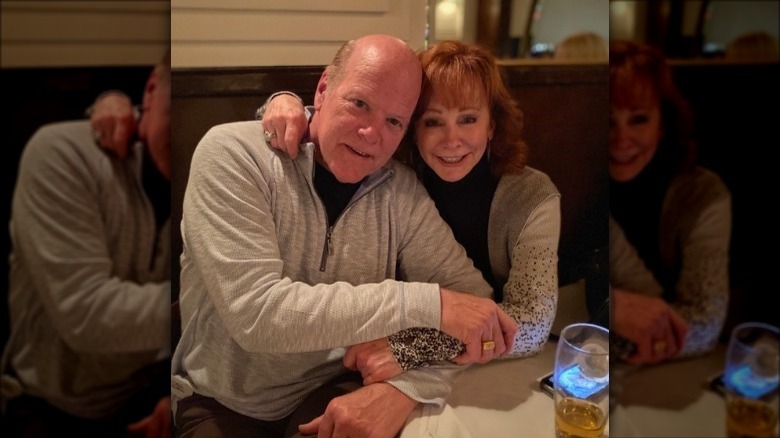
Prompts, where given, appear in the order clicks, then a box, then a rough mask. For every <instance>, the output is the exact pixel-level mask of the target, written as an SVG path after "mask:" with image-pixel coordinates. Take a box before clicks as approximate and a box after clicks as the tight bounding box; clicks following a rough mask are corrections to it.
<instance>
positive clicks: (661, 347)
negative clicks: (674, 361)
mask: <svg viewBox="0 0 780 438" xmlns="http://www.w3.org/2000/svg"><path fill="white" fill-rule="evenodd" d="M653 350H655V352H656V353H663V352H664V351H666V341H664V340H663V339H659V340H657V341H655V342H654V343H653Z"/></svg>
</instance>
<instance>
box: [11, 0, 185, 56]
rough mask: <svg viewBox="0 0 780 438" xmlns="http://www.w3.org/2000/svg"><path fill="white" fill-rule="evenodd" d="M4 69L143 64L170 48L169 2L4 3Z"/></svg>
mask: <svg viewBox="0 0 780 438" xmlns="http://www.w3.org/2000/svg"><path fill="white" fill-rule="evenodd" d="M0 8H2V9H1V10H0V12H2V14H0V17H1V20H2V23H0V33H1V35H2V56H0V66H2V67H3V68H30V67H65V66H141V65H149V64H154V63H155V62H157V60H159V59H160V57H161V56H162V54H163V53H164V52H165V50H167V49H168V47H169V41H170V6H169V3H168V2H167V1H57V2H52V1H5V0H4V1H2V2H0Z"/></svg>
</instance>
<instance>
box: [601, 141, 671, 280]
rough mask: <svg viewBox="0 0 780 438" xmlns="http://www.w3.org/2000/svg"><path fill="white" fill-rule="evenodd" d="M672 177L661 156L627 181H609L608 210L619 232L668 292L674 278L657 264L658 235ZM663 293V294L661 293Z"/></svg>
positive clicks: (659, 261)
mask: <svg viewBox="0 0 780 438" xmlns="http://www.w3.org/2000/svg"><path fill="white" fill-rule="evenodd" d="M673 176H674V171H673V169H671V166H669V165H665V164H664V160H663V159H662V158H661V154H659V153H656V155H655V157H653V159H652V160H651V161H650V163H648V165H647V167H645V168H644V169H643V170H642V171H641V172H640V173H639V175H637V176H636V177H635V178H634V179H632V180H631V181H628V182H617V181H614V180H612V179H610V182H609V209H610V212H611V214H612V216H613V217H614V218H615V221H616V222H617V223H618V224H619V225H620V227H621V228H622V229H623V232H624V233H625V235H626V239H627V240H628V242H629V243H631V245H632V246H634V248H636V250H637V252H638V253H639V256H640V257H641V258H642V260H643V261H644V262H645V265H646V266H647V267H648V269H650V270H651V271H652V272H653V275H654V276H655V278H656V280H658V281H659V282H660V283H661V286H662V287H663V288H664V291H670V290H672V289H673V288H672V287H670V286H672V285H673V284H674V281H675V279H674V278H671V277H670V275H672V274H671V273H670V272H668V271H667V270H666V269H664V267H663V263H661V254H660V245H659V243H658V242H659V238H660V237H659V232H660V221H661V208H662V207H663V202H664V198H665V196H666V192H667V190H668V188H669V184H670V182H671V180H672V177H673ZM665 293H666V292H665Z"/></svg>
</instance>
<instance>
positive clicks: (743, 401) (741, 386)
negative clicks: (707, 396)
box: [724, 323, 780, 438]
mask: <svg viewBox="0 0 780 438" xmlns="http://www.w3.org/2000/svg"><path fill="white" fill-rule="evenodd" d="M779 342H780V330H778V328H777V327H774V326H771V325H768V324H763V323H744V324H740V325H738V326H737V327H736V328H734V330H733V331H732V333H731V338H730V340H729V347H728V351H727V353H726V373H725V379H724V383H725V387H726V433H727V435H728V436H729V437H730V438H737V437H738V438H777V437H778V422H777V412H778V402H780V400H778V366H779V365H780V364H779V363H778V360H779V358H780V345H779Z"/></svg>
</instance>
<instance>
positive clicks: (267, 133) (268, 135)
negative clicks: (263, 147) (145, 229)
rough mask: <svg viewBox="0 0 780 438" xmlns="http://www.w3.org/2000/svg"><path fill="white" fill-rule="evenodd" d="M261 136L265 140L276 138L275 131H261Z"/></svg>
mask: <svg viewBox="0 0 780 438" xmlns="http://www.w3.org/2000/svg"><path fill="white" fill-rule="evenodd" d="M263 136H264V137H265V141H266V142H270V141H271V140H273V139H275V138H276V133H275V132H271V131H263Z"/></svg>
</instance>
